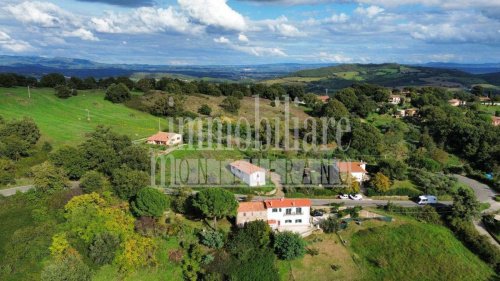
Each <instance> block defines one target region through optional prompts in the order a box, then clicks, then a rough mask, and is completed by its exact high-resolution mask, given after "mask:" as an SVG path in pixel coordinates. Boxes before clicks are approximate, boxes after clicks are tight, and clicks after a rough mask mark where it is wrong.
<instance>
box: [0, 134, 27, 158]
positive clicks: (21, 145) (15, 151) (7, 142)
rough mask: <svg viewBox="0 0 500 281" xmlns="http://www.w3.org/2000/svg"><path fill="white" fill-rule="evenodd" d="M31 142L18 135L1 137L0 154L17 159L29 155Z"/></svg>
mask: <svg viewBox="0 0 500 281" xmlns="http://www.w3.org/2000/svg"><path fill="white" fill-rule="evenodd" d="M29 149H30V144H29V143H28V142H26V141H24V140H22V139H20V138H19V137H18V136H16V135H11V136H7V137H4V138H2V139H0V156H5V157H8V158H9V159H11V160H14V161H17V160H19V159H21V157H25V156H28V155H29Z"/></svg>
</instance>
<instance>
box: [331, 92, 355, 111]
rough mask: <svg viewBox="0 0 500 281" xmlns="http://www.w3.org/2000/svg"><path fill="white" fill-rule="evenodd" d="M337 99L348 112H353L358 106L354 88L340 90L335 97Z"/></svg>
mask: <svg viewBox="0 0 500 281" xmlns="http://www.w3.org/2000/svg"><path fill="white" fill-rule="evenodd" d="M334 98H335V99H337V100H339V101H340V102H341V103H342V104H344V105H345V107H346V108H347V109H348V110H353V109H354V107H355V106H356V105H357V104H358V97H357V96H356V92H355V91H354V89H353V88H345V89H342V90H340V91H339V92H338V93H336V94H335V96H334Z"/></svg>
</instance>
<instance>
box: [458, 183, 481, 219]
mask: <svg viewBox="0 0 500 281" xmlns="http://www.w3.org/2000/svg"><path fill="white" fill-rule="evenodd" d="M479 208H480V206H479V202H478V201H477V199H476V196H475V195H474V193H473V191H472V190H471V189H469V188H466V187H459V188H458V189H457V191H456V192H455V193H454V194H453V206H452V207H451V210H452V217H453V218H458V219H462V220H471V219H472V218H475V217H477V216H478V215H479Z"/></svg>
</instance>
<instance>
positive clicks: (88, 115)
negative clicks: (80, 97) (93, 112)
mask: <svg viewBox="0 0 500 281" xmlns="http://www.w3.org/2000/svg"><path fill="white" fill-rule="evenodd" d="M85 110H86V111H87V121H90V110H88V109H85Z"/></svg>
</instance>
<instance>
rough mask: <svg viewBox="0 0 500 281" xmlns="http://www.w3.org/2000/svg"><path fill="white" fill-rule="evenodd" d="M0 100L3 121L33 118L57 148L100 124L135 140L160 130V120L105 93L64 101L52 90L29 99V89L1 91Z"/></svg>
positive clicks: (38, 91) (40, 91)
mask: <svg viewBox="0 0 500 281" xmlns="http://www.w3.org/2000/svg"><path fill="white" fill-rule="evenodd" d="M0 100H1V101H2V102H1V103H0V114H1V115H2V116H3V117H4V118H7V119H11V118H23V117H25V116H27V117H31V118H33V119H34V120H35V122H36V123H37V124H38V126H39V127H40V129H41V131H42V138H43V140H46V141H50V142H51V143H52V145H53V146H55V147H57V146H60V145H63V144H75V143H80V141H81V139H82V138H83V137H84V136H85V133H87V132H90V131H92V130H94V129H95V127H96V126H97V125H101V124H105V125H107V126H111V127H112V128H113V129H114V130H116V131H117V132H119V133H122V134H126V135H128V136H129V137H130V138H132V139H139V138H144V137H147V136H149V135H151V134H153V133H155V132H157V131H158V118H155V117H153V116H152V115H150V114H147V113H144V112H139V111H137V110H133V109H130V108H127V107H125V106H123V105H121V104H113V103H111V102H109V101H106V100H104V93H103V92H102V91H79V94H78V96H76V97H71V98H69V99H66V100H63V99H59V98H57V97H56V96H55V95H54V90H52V89H31V99H29V98H28V93H27V89H26V88H0ZM86 109H88V110H89V113H90V120H87V110H86ZM164 123H166V122H164ZM163 125H166V124H163Z"/></svg>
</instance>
